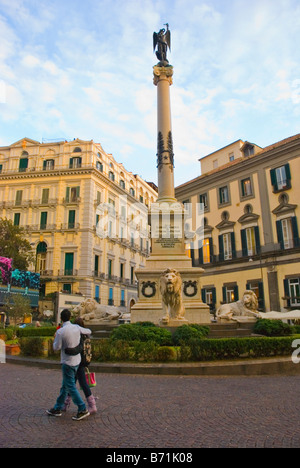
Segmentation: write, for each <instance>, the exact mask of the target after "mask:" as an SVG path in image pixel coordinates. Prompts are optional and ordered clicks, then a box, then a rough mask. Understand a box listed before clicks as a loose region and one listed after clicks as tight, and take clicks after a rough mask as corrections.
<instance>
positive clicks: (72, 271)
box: [58, 268, 78, 276]
mask: <svg viewBox="0 0 300 468" xmlns="http://www.w3.org/2000/svg"><path fill="white" fill-rule="evenodd" d="M77 275H78V270H75V269H74V268H64V269H63V270H58V276H77Z"/></svg>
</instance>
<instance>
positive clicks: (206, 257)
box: [199, 237, 213, 264]
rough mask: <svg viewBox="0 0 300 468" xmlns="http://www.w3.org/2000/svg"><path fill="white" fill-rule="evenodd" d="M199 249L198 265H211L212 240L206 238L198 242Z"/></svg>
mask: <svg viewBox="0 0 300 468" xmlns="http://www.w3.org/2000/svg"><path fill="white" fill-rule="evenodd" d="M200 246H201V247H200V248H199V263H200V264H203V263H211V262H212V261H213V240H212V238H211V237H207V238H205V239H203V241H202V242H201V241H200Z"/></svg>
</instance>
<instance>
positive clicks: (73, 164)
mask: <svg viewBox="0 0 300 468" xmlns="http://www.w3.org/2000/svg"><path fill="white" fill-rule="evenodd" d="M81 161H82V159H81V158H80V157H76V158H71V159H70V163H69V167H70V169H79V168H80V167H81Z"/></svg>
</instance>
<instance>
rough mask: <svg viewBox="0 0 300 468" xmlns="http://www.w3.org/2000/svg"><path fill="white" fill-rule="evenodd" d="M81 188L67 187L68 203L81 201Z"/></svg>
mask: <svg viewBox="0 0 300 468" xmlns="http://www.w3.org/2000/svg"><path fill="white" fill-rule="evenodd" d="M79 195H80V187H67V190H66V202H67V203H72V202H77V201H79Z"/></svg>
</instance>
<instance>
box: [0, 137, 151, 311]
mask: <svg viewBox="0 0 300 468" xmlns="http://www.w3.org/2000/svg"><path fill="white" fill-rule="evenodd" d="M156 198H157V191H156V190H155V185H154V184H153V183H149V184H148V183H147V182H145V181H144V180H143V179H142V178H141V177H139V176H138V175H134V174H133V173H131V172H129V171H127V170H126V169H125V168H124V167H123V165H122V164H119V163H117V162H116V161H115V159H114V158H113V156H112V155H111V154H108V153H106V152H105V151H104V150H103V148H102V147H101V145H100V144H99V143H95V142H93V141H82V140H79V139H74V140H72V141H59V142H52V143H39V142H37V141H34V140H30V139H28V138H24V139H23V140H20V141H18V142H16V143H13V144H12V145H10V146H6V147H0V217H2V218H7V219H10V220H11V221H12V222H13V223H14V224H15V225H18V226H21V227H23V228H24V229H25V232H26V236H27V239H28V240H29V242H30V243H31V245H32V246H33V249H34V250H35V252H36V263H35V265H32V271H36V272H38V273H40V274H41V283H42V291H41V293H42V294H43V295H44V296H47V295H49V294H51V293H53V292H56V291H68V292H70V293H73V294H74V293H81V294H83V295H84V296H86V297H92V298H95V299H96V300H97V301H98V302H99V303H101V304H103V305H107V306H112V305H113V306H116V307H120V306H121V307H125V308H126V309H127V310H129V309H130V306H131V305H133V303H135V301H136V298H137V288H136V279H135V273H134V272H135V269H136V268H143V266H144V265H145V260H146V258H147V256H148V255H149V253H150V241H149V239H147V236H146V235H144V236H143V237H141V238H140V237H139V236H136V233H137V232H141V231H143V232H144V233H147V227H148V226H145V225H143V226H142V222H141V221H140V218H139V217H138V216H135V215H134V214H133V213H136V210H139V207H140V208H141V210H142V209H143V208H147V207H149V206H150V205H151V203H153V202H155V201H156ZM120 200H122V203H120ZM99 206H100V207H101V206H102V207H103V206H104V207H105V209H104V210H103V209H102V210H99ZM133 207H135V208H134V209H135V212H133V211H132V210H133ZM110 208H111V209H112V211H113V213H114V217H113V218H111V216H110V215H109V216H108V217H107V219H108V226H107V231H108V235H105V236H103V235H99V232H98V230H97V229H98V226H99V223H101V222H102V221H103V217H105V216H107V213H108V212H111V210H110ZM129 217H130V220H129ZM112 219H113V221H114V235H109V234H110V232H109V231H110V230H111V228H112V222H113V221H112ZM121 221H122V223H121ZM128 221H130V222H129V223H128ZM103 222H104V221H103ZM116 225H117V228H116ZM128 226H129V227H128Z"/></svg>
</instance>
